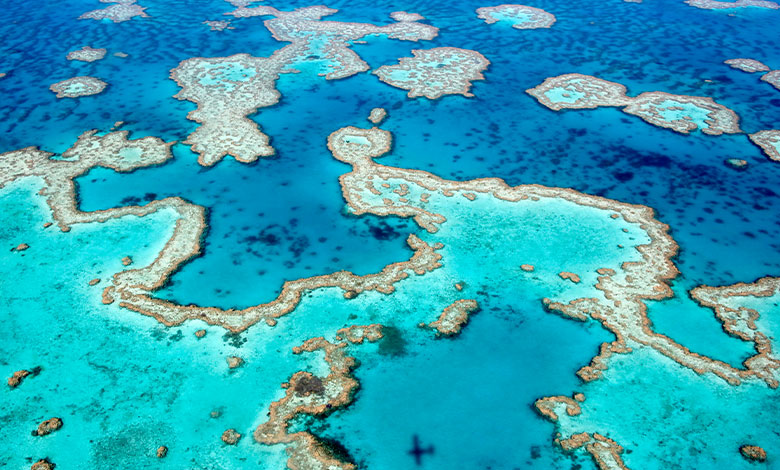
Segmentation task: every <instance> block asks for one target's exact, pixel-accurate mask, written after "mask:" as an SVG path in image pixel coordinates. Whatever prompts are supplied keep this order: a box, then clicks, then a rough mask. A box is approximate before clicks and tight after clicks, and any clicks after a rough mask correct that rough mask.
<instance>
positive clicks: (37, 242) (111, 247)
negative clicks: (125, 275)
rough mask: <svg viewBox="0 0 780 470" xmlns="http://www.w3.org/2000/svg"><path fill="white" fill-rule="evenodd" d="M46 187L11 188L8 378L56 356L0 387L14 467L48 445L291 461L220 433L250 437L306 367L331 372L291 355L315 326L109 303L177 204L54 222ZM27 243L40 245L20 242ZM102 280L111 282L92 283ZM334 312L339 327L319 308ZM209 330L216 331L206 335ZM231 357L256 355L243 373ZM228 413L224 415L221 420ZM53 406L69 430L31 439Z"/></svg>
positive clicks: (4, 214) (100, 462) (123, 462)
mask: <svg viewBox="0 0 780 470" xmlns="http://www.w3.org/2000/svg"><path fill="white" fill-rule="evenodd" d="M38 189H39V183H37V182H35V181H31V180H26V181H22V182H19V183H17V184H14V185H13V186H11V187H9V188H6V189H4V190H3V191H2V192H1V193H0V195H2V197H1V198H0V221H1V222H2V224H1V225H0V226H1V227H2V229H1V230H0V241H1V242H2V246H4V247H6V248H3V249H2V250H0V279H3V280H4V281H3V282H2V283H0V298H2V299H3V301H2V302H3V304H2V309H0V319H1V320H2V322H3V324H4V325H5V328H3V330H2V337H0V375H1V376H2V377H3V378H5V377H10V375H11V374H12V373H13V371H15V370H18V369H23V368H26V369H32V368H34V367H36V366H40V367H42V371H41V373H40V375H38V376H37V377H30V378H27V379H26V380H25V382H24V383H23V384H22V385H21V386H19V387H18V388H16V389H13V390H11V389H7V390H6V391H4V392H3V393H2V394H0V419H1V420H2V422H3V423H4V425H3V427H2V428H0V440H2V442H3V443H4V444H3V447H5V448H6V449H8V448H13V449H15V451H14V452H13V453H6V452H3V454H4V455H3V459H0V468H8V469H18V468H29V466H30V459H32V461H36V460H38V459H40V458H43V457H44V456H48V457H49V458H51V460H52V461H53V462H55V463H57V464H58V467H59V468H73V469H108V468H112V469H113V468H163V467H164V468H193V469H195V468H198V469H200V468H203V469H206V468H208V469H233V468H241V467H243V466H256V465H258V463H260V464H261V465H262V467H264V468H282V467H283V465H284V461H285V460H286V456H285V455H284V453H283V452H282V449H269V448H266V447H261V446H259V445H257V444H254V443H253V442H252V441H251V439H249V438H244V439H242V441H241V442H240V443H239V445H238V446H236V447H228V446H225V445H224V444H223V443H222V442H221V440H220V435H221V434H222V432H223V431H224V430H225V429H228V428H230V427H235V428H236V429H238V430H239V432H241V433H242V434H245V435H247V434H249V433H250V432H251V430H252V428H253V427H254V426H255V425H256V424H258V422H257V420H258V419H262V417H263V416H264V411H263V410H265V409H267V407H268V404H269V403H270V402H271V401H272V400H274V399H278V398H279V397H281V396H282V390H281V389H280V388H279V384H281V383H282V382H284V381H286V380H287V378H288V377H289V376H290V375H291V374H292V373H293V372H294V371H296V370H298V369H299V368H309V369H310V370H313V371H315V372H318V373H320V372H323V371H324V370H325V369H324V365H323V363H322V361H321V358H319V357H317V356H316V355H311V356H310V357H306V356H300V357H299V356H293V355H292V353H291V348H292V347H293V346H295V345H297V344H299V342H300V338H301V337H306V336H307V335H310V334H313V332H311V331H301V330H300V328H299V327H296V325H295V324H289V323H288V324H285V325H284V329H281V328H280V329H278V330H275V331H274V334H268V332H269V330H268V329H267V328H255V329H254V330H253V331H252V332H251V333H250V334H246V335H241V336H230V335H225V334H224V330H221V329H220V328H211V327H207V326H206V325H204V324H202V323H200V322H190V323H188V324H187V325H184V326H182V327H181V328H164V327H162V325H160V324H159V323H158V322H157V321H155V320H153V319H151V318H146V317H141V316H139V315H137V314H134V313H132V312H129V311H127V310H124V309H120V308H118V307H116V306H113V305H112V306H105V305H103V304H102V303H101V302H100V294H101V291H102V287H103V286H105V285H106V281H107V280H108V278H109V276H110V274H111V273H114V272H116V271H118V270H121V269H123V266H122V264H121V259H122V257H124V256H126V255H131V256H132V258H133V259H134V263H135V265H144V264H145V263H148V262H150V261H151V260H152V259H153V257H154V256H155V255H156V253H157V251H158V250H159V249H160V248H161V247H162V245H163V244H164V243H165V241H166V240H167V237H168V236H170V233H171V230H172V220H173V219H172V214H159V215H152V216H147V217H144V218H137V217H134V216H129V217H125V218H122V219H121V220H113V221H110V222H106V223H103V224H100V223H95V224H88V225H76V226H73V229H72V230H71V231H70V232H68V233H63V232H60V231H59V230H57V229H55V228H54V227H50V228H49V229H45V230H44V229H43V228H42V226H43V224H44V223H45V222H47V221H50V214H49V211H48V209H47V208H45V207H44V206H42V205H41V200H40V198H39V197H37V196H35V192H37V190H38ZM22 242H24V243H27V244H29V245H30V248H29V249H28V250H26V251H24V252H19V253H17V252H11V251H9V249H8V247H13V246H16V245H18V244H19V243H22ZM92 278H100V279H102V282H101V283H100V284H99V285H98V286H95V287H90V286H89V285H88V281H89V280H90V279H92ZM9 280H12V281H10V282H9ZM314 315H316V312H314ZM320 323H322V324H323V325H327V321H325V320H323V319H321V318H320V319H317V318H313V324H315V325H316V324H320ZM307 326H310V325H307ZM200 328H206V329H207V330H208V333H207V335H206V337H205V338H203V339H200V340H198V339H197V338H196V337H195V336H194V331H195V330H197V329H200ZM229 355H238V356H241V357H243V358H245V359H246V361H247V363H246V365H245V366H244V367H243V368H241V369H238V370H236V371H233V372H230V371H229V369H228V367H227V364H226V360H225V358H226V357H227V356H229ZM214 410H219V411H220V412H221V416H220V417H219V418H211V417H210V413H211V412H212V411H214ZM53 416H58V417H60V418H62V420H63V421H64V426H63V428H62V429H61V430H60V431H57V432H55V433H53V434H51V435H49V436H45V437H33V436H31V434H30V432H31V431H32V430H33V429H35V428H36V427H37V425H38V423H39V422H41V421H42V420H44V419H48V418H50V417H53ZM160 445H166V446H168V447H169V448H170V452H169V455H168V457H167V458H166V459H165V460H164V461H162V460H158V459H157V458H156V457H154V452H155V450H156V449H157V447H158V446H160Z"/></svg>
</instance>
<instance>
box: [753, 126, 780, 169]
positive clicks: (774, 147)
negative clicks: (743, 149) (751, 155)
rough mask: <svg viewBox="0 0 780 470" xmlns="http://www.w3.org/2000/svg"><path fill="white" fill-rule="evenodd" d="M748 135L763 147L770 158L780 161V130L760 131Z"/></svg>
mask: <svg viewBox="0 0 780 470" xmlns="http://www.w3.org/2000/svg"><path fill="white" fill-rule="evenodd" d="M748 137H749V138H750V140H751V141H752V142H753V143H754V144H756V145H758V146H759V147H761V150H763V151H764V154H766V156H767V157H769V159H770V160H774V161H776V162H780V130H766V131H759V132H756V133H755V134H750V135H749V136H748Z"/></svg>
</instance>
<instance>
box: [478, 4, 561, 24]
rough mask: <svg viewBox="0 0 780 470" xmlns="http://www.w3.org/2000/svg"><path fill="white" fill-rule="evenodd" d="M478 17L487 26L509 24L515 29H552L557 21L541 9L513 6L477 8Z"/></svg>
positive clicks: (553, 16)
mask: <svg viewBox="0 0 780 470" xmlns="http://www.w3.org/2000/svg"><path fill="white" fill-rule="evenodd" d="M477 17H478V18H480V19H482V20H485V23H487V24H493V23H498V22H507V23H509V24H510V25H512V27H513V28H515V29H538V28H550V27H552V25H553V24H555V21H556V19H555V15H553V14H552V13H548V12H546V11H544V10H542V9H540V8H534V7H529V6H525V5H511V4H508V5H498V6H494V7H481V8H477Z"/></svg>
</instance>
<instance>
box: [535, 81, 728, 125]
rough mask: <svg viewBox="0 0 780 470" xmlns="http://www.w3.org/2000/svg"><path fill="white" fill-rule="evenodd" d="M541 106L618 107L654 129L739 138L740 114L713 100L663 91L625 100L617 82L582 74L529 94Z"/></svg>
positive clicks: (564, 107)
mask: <svg viewBox="0 0 780 470" xmlns="http://www.w3.org/2000/svg"><path fill="white" fill-rule="evenodd" d="M526 93H528V94H529V95H531V96H533V97H534V98H536V99H537V100H538V101H539V103H540V104H542V105H544V106H546V107H548V108H550V109H552V110H554V111H559V110H561V109H584V108H598V107H601V106H615V107H620V108H623V109H622V111H623V112H625V113H628V114H633V115H635V116H638V117H640V118H642V119H643V120H644V121H646V122H648V123H650V124H653V125H654V126H658V127H664V128H667V129H671V130H673V131H676V132H680V133H682V134H687V133H689V132H691V131H695V130H697V129H698V130H700V131H701V132H703V133H705V134H710V135H720V134H737V133H740V132H742V131H741V130H740V128H739V117H738V116H737V114H736V113H735V112H734V111H732V110H730V109H728V108H726V107H725V106H723V105H720V104H718V103H716V102H715V101H714V100H713V99H712V98H709V97H702V96H687V95H672V94H669V93H664V92H660V91H653V92H646V93H642V94H641V95H639V96H636V97H633V98H632V97H629V96H626V88H625V87H624V86H623V85H621V84H619V83H614V82H609V81H606V80H602V79H600V78H597V77H592V76H589V75H581V74H567V75H560V76H557V77H550V78H547V79H546V80H545V81H544V82H543V83H542V84H540V85H538V86H536V87H534V88H531V89H528V90H526Z"/></svg>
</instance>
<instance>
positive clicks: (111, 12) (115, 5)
mask: <svg viewBox="0 0 780 470" xmlns="http://www.w3.org/2000/svg"><path fill="white" fill-rule="evenodd" d="M100 1H101V2H102V3H111V4H112V5H109V6H107V7H105V8H101V9H99V10H92V11H88V12H86V13H84V14H83V15H81V16H79V19H80V20H86V19H90V20H98V21H100V20H111V21H112V22H114V23H121V22H123V21H129V20H132V19H133V18H135V17H136V16H138V17H141V18H148V17H149V15H147V14H146V13H145V12H144V10H146V7H142V6H141V5H138V4H137V3H136V0H100Z"/></svg>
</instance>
